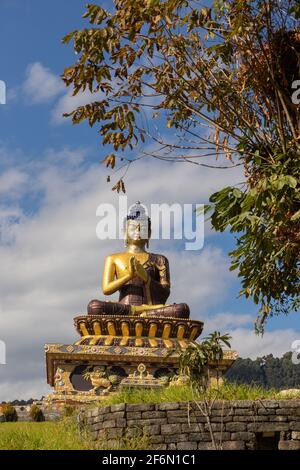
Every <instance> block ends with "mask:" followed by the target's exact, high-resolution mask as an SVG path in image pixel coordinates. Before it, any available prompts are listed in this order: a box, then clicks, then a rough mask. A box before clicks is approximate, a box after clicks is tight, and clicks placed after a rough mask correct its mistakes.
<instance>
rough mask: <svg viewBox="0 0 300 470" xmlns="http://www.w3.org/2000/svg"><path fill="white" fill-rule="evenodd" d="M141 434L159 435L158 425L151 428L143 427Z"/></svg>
mask: <svg viewBox="0 0 300 470" xmlns="http://www.w3.org/2000/svg"><path fill="white" fill-rule="evenodd" d="M143 432H144V433H145V434H147V435H148V436H153V435H154V434H160V424H153V425H152V426H143Z"/></svg>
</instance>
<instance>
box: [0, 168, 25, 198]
mask: <svg viewBox="0 0 300 470" xmlns="http://www.w3.org/2000/svg"><path fill="white" fill-rule="evenodd" d="M26 182H27V174H26V173H25V172H24V171H22V170H19V169H8V170H7V171H4V173H2V174H1V175H0V194H1V195H2V196H3V195H4V194H6V195H8V194H9V196H10V197H13V196H15V195H16V193H20V191H22V190H23V189H24V184H26Z"/></svg>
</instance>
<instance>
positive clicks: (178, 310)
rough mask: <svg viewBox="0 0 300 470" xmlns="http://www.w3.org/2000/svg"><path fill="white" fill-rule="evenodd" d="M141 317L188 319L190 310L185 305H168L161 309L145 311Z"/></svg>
mask: <svg viewBox="0 0 300 470" xmlns="http://www.w3.org/2000/svg"><path fill="white" fill-rule="evenodd" d="M141 316H142V317H145V318H146V317H153V316H156V317H172V318H189V316H190V309H189V306H188V305H187V304H184V303H181V304H170V305H164V306H163V307H159V308H153V309H147V310H146V311H145V312H143V313H142V314H141Z"/></svg>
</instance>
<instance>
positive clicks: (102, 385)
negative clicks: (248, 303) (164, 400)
mask: <svg viewBox="0 0 300 470" xmlns="http://www.w3.org/2000/svg"><path fill="white" fill-rule="evenodd" d="M74 323H75V327H76V330H77V331H78V333H79V334H80V335H81V337H80V339H79V340H78V341H76V343H74V344H73V345H64V344H47V345H45V351H46V363H47V379H48V383H49V384H50V385H51V386H52V387H54V393H52V394H51V395H49V396H48V397H47V399H49V400H55V401H68V402H72V401H74V402H90V401H98V400H99V399H101V397H104V396H106V395H107V394H108V393H110V392H113V391H114V390H116V389H117V388H119V387H124V386H127V387H129V386H130V387H136V386H138V387H146V388H149V387H151V388H152V387H162V386H166V385H167V384H168V383H169V379H170V378H172V377H174V376H175V375H176V374H178V361H179V355H180V352H181V350H182V349H185V348H187V347H188V345H189V344H190V343H191V342H194V341H195V340H196V339H197V338H198V337H199V335H200V334H201V332H202V329H203V323H202V322H201V321H196V320H190V319H177V318H158V317H147V318H142V317H133V316H119V315H103V316H100V315H95V316H93V315H82V316H78V317H76V318H75V319H74ZM235 359H236V354H235V353H233V352H225V355H224V359H223V361H222V363H221V364H219V370H222V369H223V370H226V369H227V368H228V367H229V366H230V365H231V364H232V363H233V361H234V360H235ZM212 368H213V365H212Z"/></svg>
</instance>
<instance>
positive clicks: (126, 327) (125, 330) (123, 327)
mask: <svg viewBox="0 0 300 470" xmlns="http://www.w3.org/2000/svg"><path fill="white" fill-rule="evenodd" d="M121 330H122V335H123V336H129V325H128V323H127V322H126V321H123V322H122V323H121Z"/></svg>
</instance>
